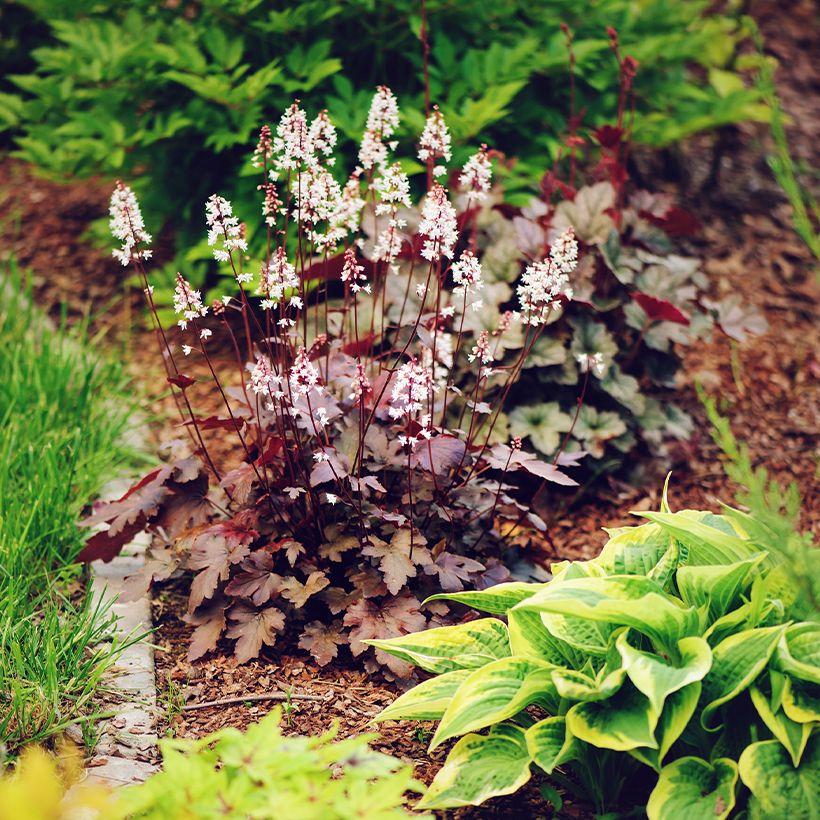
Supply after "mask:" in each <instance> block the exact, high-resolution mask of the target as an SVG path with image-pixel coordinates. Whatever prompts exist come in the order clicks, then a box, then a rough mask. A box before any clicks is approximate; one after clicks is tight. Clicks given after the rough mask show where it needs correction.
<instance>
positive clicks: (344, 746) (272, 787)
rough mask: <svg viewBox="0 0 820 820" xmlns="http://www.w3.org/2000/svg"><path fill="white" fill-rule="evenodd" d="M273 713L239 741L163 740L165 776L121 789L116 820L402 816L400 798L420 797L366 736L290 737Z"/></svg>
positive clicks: (409, 775) (220, 735)
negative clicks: (118, 819) (413, 794)
mask: <svg viewBox="0 0 820 820" xmlns="http://www.w3.org/2000/svg"><path fill="white" fill-rule="evenodd" d="M280 720H281V709H275V710H274V711H272V712H271V713H270V714H268V715H267V716H266V717H264V718H263V719H262V720H261V721H260V722H259V723H257V724H254V725H253V726H251V727H249V728H248V730H247V731H246V732H245V733H244V734H243V733H242V732H240V731H239V730H238V729H233V728H227V729H220V730H219V731H217V732H214V733H213V734H211V735H208V736H207V737H204V738H202V739H201V740H162V741H160V748H161V749H162V767H163V768H162V771H161V772H159V773H158V774H156V775H154V776H153V777H151V778H149V779H148V780H147V781H146V782H145V783H143V784H141V785H139V786H134V787H131V788H129V789H126V790H125V791H124V792H123V794H122V798H121V801H120V806H119V812H118V813H117V814H116V816H117V817H123V818H125V817H127V818H131V819H132V820H151V818H154V819H155V820H165V819H166V818H171V819H172V820H183V818H200V817H217V816H219V817H228V818H254V817H257V818H267V817H288V818H293V819H294V820H299V819H300V818H304V820H311V818H316V817H322V818H327V820H346V818H356V817H367V818H374V819H376V820H387V818H400V817H406V816H407V813H406V812H405V811H404V810H403V808H402V806H403V803H404V794H405V792H408V791H413V792H420V791H422V788H421V785H420V784H419V783H418V782H417V781H415V780H414V779H413V771H412V768H411V767H410V766H407V765H405V764H403V763H401V762H400V761H398V760H396V759H395V758H392V757H390V756H388V755H385V754H381V753H380V752H374V751H372V750H371V749H370V748H368V745H367V741H368V740H369V739H371V737H370V736H361V737H354V738H348V739H347V740H342V741H340V742H338V743H333V742H331V741H332V740H333V738H334V735H335V730H331V731H330V732H327V733H326V734H324V735H321V736H319V737H288V736H285V735H283V734H282V732H281V730H280V728H279V723H280Z"/></svg>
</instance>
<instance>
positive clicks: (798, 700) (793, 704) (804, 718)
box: [782, 678, 820, 723]
mask: <svg viewBox="0 0 820 820" xmlns="http://www.w3.org/2000/svg"><path fill="white" fill-rule="evenodd" d="M782 703H783V711H784V712H785V713H786V715H787V716H788V717H789V718H791V719H792V720H793V721H795V722H796V723H816V722H818V721H820V692H818V689H817V687H816V686H812V685H811V684H810V683H804V682H803V681H801V680H792V679H789V678H786V684H785V686H784V687H783V698H782Z"/></svg>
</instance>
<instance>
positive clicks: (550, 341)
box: [523, 334, 567, 369]
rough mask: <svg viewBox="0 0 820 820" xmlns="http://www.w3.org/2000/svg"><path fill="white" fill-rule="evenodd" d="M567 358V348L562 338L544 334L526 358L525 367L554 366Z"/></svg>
mask: <svg viewBox="0 0 820 820" xmlns="http://www.w3.org/2000/svg"><path fill="white" fill-rule="evenodd" d="M566 359H567V349H566V347H564V343H563V342H562V341H561V340H560V339H556V338H553V337H552V336H547V335H545V334H542V335H541V336H540V337H539V338H538V341H537V342H536V343H535V344H534V345H533V346H532V350H530V352H529V354H528V355H527V358H526V359H524V365H523V366H524V368H525V369H526V368H529V367H553V366H555V365H559V364H563V363H564V362H565V361H566Z"/></svg>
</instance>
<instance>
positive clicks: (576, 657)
mask: <svg viewBox="0 0 820 820" xmlns="http://www.w3.org/2000/svg"><path fill="white" fill-rule="evenodd" d="M507 630H508V632H509V634H510V650H511V654H512V655H520V656H522V657H525V658H535V659H536V660H543V661H548V662H549V663H554V664H555V665H556V666H570V667H574V666H580V665H581V664H582V663H583V655H582V653H580V652H579V651H578V650H577V649H576V648H575V647H573V646H572V645H571V644H568V643H567V642H566V641H562V640H561V639H560V638H557V637H556V636H555V635H553V634H552V633H551V632H550V631H549V630H548V629H547V628H546V626H545V625H544V622H543V621H542V620H541V615H540V614H539V613H537V612H528V611H527V610H523V609H513V610H510V613H509V614H508V615H507Z"/></svg>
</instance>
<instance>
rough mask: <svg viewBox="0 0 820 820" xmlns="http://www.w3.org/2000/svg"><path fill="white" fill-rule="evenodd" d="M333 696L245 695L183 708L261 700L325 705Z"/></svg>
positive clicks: (192, 708) (183, 709)
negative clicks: (308, 702) (294, 701)
mask: <svg viewBox="0 0 820 820" xmlns="http://www.w3.org/2000/svg"><path fill="white" fill-rule="evenodd" d="M331 697H332V695H331V694H330V693H328V694H327V695H306V694H305V695H300V694H294V695H289V694H288V693H287V692H267V693H265V694H262V695H244V696H237V697H233V698H220V699H219V700H206V701H203V702H202V703H186V704H185V706H183V707H182V711H183V712H192V711H193V710H194V709H210V708H211V707H212V706H229V705H230V704H232V703H253V702H257V701H260V700H312V701H317V702H319V703H324V702H326V701H328V700H330V698H331Z"/></svg>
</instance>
